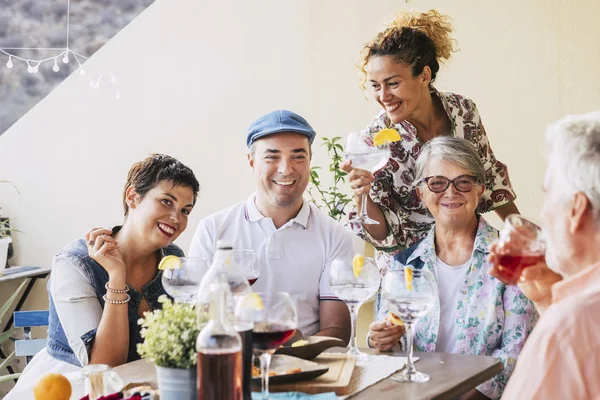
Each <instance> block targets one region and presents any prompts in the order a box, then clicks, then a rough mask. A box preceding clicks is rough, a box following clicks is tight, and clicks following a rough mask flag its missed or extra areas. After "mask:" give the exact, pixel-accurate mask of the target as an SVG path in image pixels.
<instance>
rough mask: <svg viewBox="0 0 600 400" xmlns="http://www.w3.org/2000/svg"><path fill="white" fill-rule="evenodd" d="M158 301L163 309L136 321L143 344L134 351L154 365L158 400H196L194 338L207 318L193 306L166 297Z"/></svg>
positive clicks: (149, 313) (161, 297) (146, 314)
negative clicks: (140, 327) (139, 326)
mask: <svg viewBox="0 0 600 400" xmlns="http://www.w3.org/2000/svg"><path fill="white" fill-rule="evenodd" d="M158 301H159V302H160V303H161V304H162V309H157V310H154V311H152V312H147V313H145V314H144V317H143V318H141V319H140V320H139V324H140V325H141V326H142V330H141V336H142V338H144V342H143V343H141V344H138V346H137V351H138V353H139V355H140V356H141V357H142V358H144V359H146V360H148V361H150V362H152V363H153V364H154V365H155V366H156V376H157V380H158V388H159V390H160V398H161V400H171V399H172V400H186V399H190V400H195V399H196V398H197V394H196V338H197V337H198V333H199V332H200V328H199V326H200V325H201V324H203V323H206V322H207V321H208V315H207V314H200V315H198V313H197V312H196V307H195V306H194V305H192V304H186V303H173V302H172V301H171V300H170V299H169V298H168V297H167V296H166V295H163V296H160V297H159V299H158Z"/></svg>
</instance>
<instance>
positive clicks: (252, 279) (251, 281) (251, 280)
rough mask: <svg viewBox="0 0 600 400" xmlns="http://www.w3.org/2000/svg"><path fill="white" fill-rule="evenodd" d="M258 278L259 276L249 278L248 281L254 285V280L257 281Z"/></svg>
mask: <svg viewBox="0 0 600 400" xmlns="http://www.w3.org/2000/svg"><path fill="white" fill-rule="evenodd" d="M257 279H258V276H257V277H256V278H248V283H249V284H250V286H252V285H254V282H256V280H257Z"/></svg>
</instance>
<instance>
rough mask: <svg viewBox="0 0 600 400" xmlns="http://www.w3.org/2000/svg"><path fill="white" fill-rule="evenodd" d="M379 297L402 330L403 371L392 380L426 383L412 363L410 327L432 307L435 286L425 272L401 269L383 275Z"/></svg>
mask: <svg viewBox="0 0 600 400" xmlns="http://www.w3.org/2000/svg"><path fill="white" fill-rule="evenodd" d="M382 290H383V297H384V299H385V300H386V301H387V303H388V306H389V308H390V311H392V312H393V313H394V314H396V315H397V316H399V317H400V318H401V319H402V321H403V322H404V326H405V327H406V358H407V363H406V368H404V370H403V371H402V372H400V373H399V374H397V375H395V376H393V377H392V379H393V380H395V381H398V382H427V381H428V380H429V375H426V374H424V373H422V372H418V371H417V370H416V369H415V365H414V363H413V360H412V354H413V338H414V326H415V324H416V323H417V321H418V320H419V318H421V317H423V316H425V315H426V314H427V313H428V312H429V311H430V310H431V309H432V308H433V306H434V305H435V301H436V297H437V285H436V282H435V279H434V278H433V274H432V273H431V272H429V271H424V270H417V269H413V268H412V267H401V269H394V270H390V271H388V272H387V274H386V275H385V277H384V278H383V284H382Z"/></svg>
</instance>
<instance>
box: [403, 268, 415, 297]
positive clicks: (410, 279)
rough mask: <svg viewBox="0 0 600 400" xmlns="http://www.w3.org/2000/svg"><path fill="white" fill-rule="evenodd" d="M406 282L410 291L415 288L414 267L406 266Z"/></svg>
mask: <svg viewBox="0 0 600 400" xmlns="http://www.w3.org/2000/svg"><path fill="white" fill-rule="evenodd" d="M404 283H405V284H406V289H407V290H408V291H409V292H410V291H412V290H413V269H412V268H404Z"/></svg>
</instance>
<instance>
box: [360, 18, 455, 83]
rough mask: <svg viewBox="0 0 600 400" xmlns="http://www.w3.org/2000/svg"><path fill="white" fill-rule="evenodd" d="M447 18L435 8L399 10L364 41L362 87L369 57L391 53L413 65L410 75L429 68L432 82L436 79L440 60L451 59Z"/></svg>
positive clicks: (450, 26) (415, 74) (451, 48)
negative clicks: (382, 27) (390, 21)
mask: <svg viewBox="0 0 600 400" xmlns="http://www.w3.org/2000/svg"><path fill="white" fill-rule="evenodd" d="M451 33H452V25H451V24H450V17H448V16H447V15H442V14H440V13H439V12H437V11H436V10H429V11H428V12H426V13H418V14H413V13H412V12H402V13H400V14H398V15H397V17H396V19H395V20H394V21H393V22H392V23H390V24H388V25H387V26H386V28H385V29H384V30H383V31H382V32H379V33H378V34H377V36H375V39H373V40H372V41H371V42H369V43H367V44H366V45H365V46H364V47H363V49H362V51H361V65H360V71H361V87H362V88H363V89H365V83H366V81H367V72H366V70H365V67H366V65H367V63H368V62H369V60H370V59H371V57H375V56H392V57H394V59H395V60H396V61H397V62H398V63H401V64H405V65H408V66H410V67H411V68H412V74H413V76H417V75H419V74H420V73H421V72H423V68H425V66H429V68H431V82H433V81H434V80H435V77H436V74H437V72H438V70H439V69H440V63H443V62H445V61H446V60H448V59H449V58H450V56H451V55H452V53H453V52H454V51H455V49H454V46H455V44H456V41H455V40H454V39H453V38H452V37H451V36H450V34H451Z"/></svg>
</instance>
